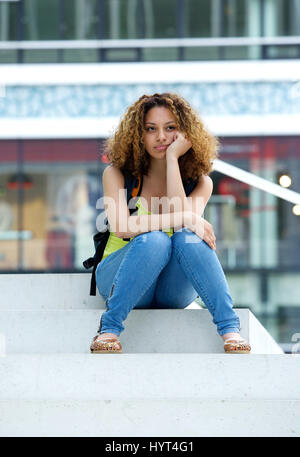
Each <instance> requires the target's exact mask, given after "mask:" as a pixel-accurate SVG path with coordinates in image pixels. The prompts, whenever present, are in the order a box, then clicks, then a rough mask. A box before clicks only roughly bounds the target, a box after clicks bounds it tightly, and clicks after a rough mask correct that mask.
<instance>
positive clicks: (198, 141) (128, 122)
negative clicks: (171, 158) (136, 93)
mask: <svg viewBox="0 0 300 457" xmlns="http://www.w3.org/2000/svg"><path fill="white" fill-rule="evenodd" d="M157 106H164V107H166V108H168V109H169V110H170V111H171V112H172V114H173V115H174V117H175V119H176V123H177V128H178V129H179V130H180V131H181V132H184V133H185V135H186V136H187V138H188V139H189V140H190V141H191V143H192V147H191V148H190V149H189V150H188V151H187V152H186V153H185V154H184V155H182V156H180V157H179V159H178V164H179V168H180V173H181V177H182V180H183V181H188V180H189V179H195V180H196V179H198V178H199V177H201V176H202V175H208V174H209V173H210V172H211V170H212V162H213V160H214V158H216V157H217V150H218V147H219V141H218V139H217V137H215V136H213V135H212V134H211V133H209V132H208V131H207V129H206V128H205V127H204V125H203V122H202V121H201V119H200V118H199V116H198V114H197V113H196V112H195V111H194V109H193V108H192V107H191V106H190V105H189V104H188V102H187V101H186V100H184V99H183V98H182V97H179V96H178V95H176V94H173V93H163V94H158V93H156V94H153V95H142V96H141V97H140V98H139V99H138V100H137V101H136V102H135V103H133V104H132V105H131V106H130V107H129V108H128V109H127V111H126V112H125V114H124V116H123V118H122V119H121V121H120V124H119V126H118V128H117V129H116V131H115V133H114V134H113V135H112V136H111V137H110V138H108V139H107V140H106V141H105V152H106V153H107V157H108V159H109V162H110V163H111V164H113V165H115V166H116V167H117V168H119V169H120V170H122V171H123V172H124V173H126V172H129V173H131V174H133V175H134V176H135V177H139V176H143V175H147V174H148V170H149V166H150V161H151V157H150V155H149V154H148V153H147V151H146V149H145V144H144V139H143V138H144V131H145V127H144V122H145V116H146V114H147V112H148V111H149V110H150V109H151V108H154V107H157Z"/></svg>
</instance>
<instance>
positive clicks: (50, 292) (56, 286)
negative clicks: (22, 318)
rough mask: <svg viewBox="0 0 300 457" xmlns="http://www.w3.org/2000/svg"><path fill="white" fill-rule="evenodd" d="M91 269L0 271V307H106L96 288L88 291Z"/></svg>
mask: <svg viewBox="0 0 300 457" xmlns="http://www.w3.org/2000/svg"><path fill="white" fill-rule="evenodd" d="M90 280H91V274H90V273H41V274H39V273H34V274H2V275H0V290H1V294H0V310H1V309H99V308H102V309H105V302H104V300H103V299H102V297H101V295H99V292H98V290H97V295H96V296H95V297H92V296H90V295H89V293H90Z"/></svg>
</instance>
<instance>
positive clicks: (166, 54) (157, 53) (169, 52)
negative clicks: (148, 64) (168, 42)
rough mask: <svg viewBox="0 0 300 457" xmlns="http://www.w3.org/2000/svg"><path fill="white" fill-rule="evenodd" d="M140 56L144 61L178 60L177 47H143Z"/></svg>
mask: <svg viewBox="0 0 300 457" xmlns="http://www.w3.org/2000/svg"><path fill="white" fill-rule="evenodd" d="M142 56H143V58H142V60H144V61H152V62H160V61H163V62H167V61H176V60H178V48H161V47H159V48H144V49H143V51H142Z"/></svg>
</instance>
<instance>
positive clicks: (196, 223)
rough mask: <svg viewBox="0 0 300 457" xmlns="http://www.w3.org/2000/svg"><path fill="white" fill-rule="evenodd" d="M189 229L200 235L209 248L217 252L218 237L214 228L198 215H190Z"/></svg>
mask: <svg viewBox="0 0 300 457" xmlns="http://www.w3.org/2000/svg"><path fill="white" fill-rule="evenodd" d="M187 227H188V228H189V229H190V230H191V231H192V232H194V233H196V235H198V236H199V237H200V238H201V239H202V240H203V241H205V243H206V244H208V246H209V247H210V248H211V249H213V250H214V251H215V250H216V237H215V234H214V229H213V226H212V225H211V224H210V223H209V222H207V221H206V220H205V219H203V217H200V216H199V215H198V214H195V213H190V217H189V218H188V220H187Z"/></svg>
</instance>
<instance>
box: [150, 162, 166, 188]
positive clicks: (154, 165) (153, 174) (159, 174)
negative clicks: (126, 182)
mask: <svg viewBox="0 0 300 457" xmlns="http://www.w3.org/2000/svg"><path fill="white" fill-rule="evenodd" d="M147 178H148V179H149V180H151V181H153V182H158V183H165V182H166V180H167V161H166V160H151V163H150V167H149V170H148V173H147Z"/></svg>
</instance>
